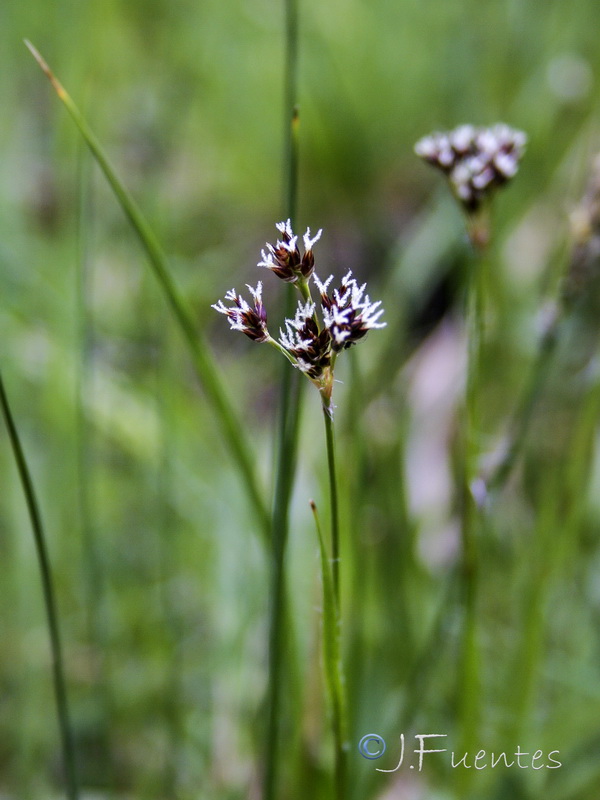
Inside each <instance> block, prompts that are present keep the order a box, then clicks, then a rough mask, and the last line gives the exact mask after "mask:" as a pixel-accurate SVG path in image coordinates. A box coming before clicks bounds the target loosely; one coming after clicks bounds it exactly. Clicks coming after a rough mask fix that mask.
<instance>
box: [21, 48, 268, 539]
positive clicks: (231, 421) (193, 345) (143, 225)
mask: <svg viewBox="0 0 600 800" xmlns="http://www.w3.org/2000/svg"><path fill="white" fill-rule="evenodd" d="M25 44H26V46H27V47H28V49H29V51H30V52H31V54H32V55H33V57H34V58H35V60H36V61H37V63H38V64H39V66H40V67H41V69H42V70H43V72H44V73H45V75H46V76H47V78H48V79H49V81H50V83H51V84H52V87H53V88H54V90H55V92H56V94H57V95H58V97H59V99H60V100H61V101H62V103H63V104H64V106H65V107H66V109H67V111H68V112H69V114H70V115H71V117H72V118H73V120H74V122H75V124H76V125H77V128H78V129H79V132H80V133H81V135H82V136H83V138H84V139H85V141H86V143H87V145H88V147H89V148H90V150H91V152H92V155H93V156H94V158H95V160H96V162H97V163H98V166H99V167H100V169H101V170H102V172H103V173H104V176H105V177H106V179H107V181H108V183H109V184H110V187H111V189H112V190H113V192H114V194H115V196H116V198H117V200H118V201H119V204H120V206H121V208H122V209H123V211H124V212H125V215H126V216H127V218H128V219H129V221H130V222H131V225H132V227H133V229H134V230H135V232H136V234H137V236H138V238H139V240H140V242H141V244H142V247H143V248H144V250H145V251H146V255H147V256H148V260H149V263H150V266H151V268H152V271H153V272H154V275H155V276H156V279H157V280H158V283H159V285H160V288H161V290H162V292H163V294H164V295H165V298H166V300H167V303H168V305H169V307H170V309H171V311H172V313H173V316H174V317H175V321H176V323H177V325H178V327H179V329H180V330H181V333H182V334H183V337H184V340H185V342H186V344H187V346H188V349H189V353H190V356H191V358H192V362H193V364H194V367H195V369H196V373H197V375H198V377H199V378H200V381H201V383H202V386H203V388H204V391H205V392H206V395H207V397H208V399H209V401H210V403H211V405H212V407H213V411H214V413H215V415H216V417H217V419H218V420H219V423H220V426H221V429H222V432H223V435H224V437H225V440H226V442H227V445H228V447H229V450H230V452H231V455H232V456H233V459H234V461H235V463H236V465H237V468H238V470H239V472H240V476H241V477H242V478H243V482H244V485H245V487H246V491H247V493H248V496H249V499H250V501H251V503H252V507H253V509H254V511H255V514H256V517H257V519H258V521H259V523H260V527H261V531H262V534H263V538H264V540H265V541H268V539H269V535H270V527H271V522H270V515H269V511H268V508H267V505H266V503H265V501H264V496H263V492H262V490H261V488H260V486H259V482H258V478H257V470H256V467H255V464H254V459H253V457H252V455H251V449H250V447H249V445H248V443H247V441H246V436H245V432H244V428H243V426H242V424H241V422H240V419H239V417H238V415H237V414H236V413H235V411H234V409H233V407H232V405H231V402H230V400H229V398H228V397H227V394H226V392H225V389H224V387H223V384H222V383H221V378H220V375H219V372H218V368H217V366H216V364H215V361H214V359H213V358H212V356H211V354H210V352H209V350H208V346H207V343H206V341H205V339H204V336H203V334H202V331H201V330H199V329H198V330H197V329H196V327H195V325H194V323H193V321H192V319H191V317H190V315H189V312H188V311H187V310H186V308H185V306H184V303H183V301H182V299H181V297H180V296H179V292H178V290H177V288H176V286H175V283H174V282H173V279H172V277H171V273H170V271H169V267H168V264H167V258H166V256H165V254H164V252H163V250H162V248H161V246H160V244H159V243H158V240H157V238H156V236H155V235H154V232H153V230H152V229H151V227H150V225H149V224H148V222H147V221H146V219H145V217H144V215H143V214H142V212H141V211H140V209H139V208H138V206H137V204H136V202H135V200H134V199H133V197H132V196H131V195H130V194H129V192H128V191H127V189H126V188H125V187H124V185H123V183H122V182H121V180H120V179H119V178H118V177H117V174H116V172H115V170H114V169H113V167H112V166H111V164H110V162H109V160H108V158H107V157H106V155H105V153H104V150H103V148H102V146H101V145H100V142H99V141H98V139H97V138H96V136H95V135H94V133H93V132H92V130H91V129H90V127H89V126H88V124H87V122H86V121H85V119H84V117H83V115H82V114H81V112H80V111H79V109H78V108H77V106H76V105H75V103H74V102H73V100H72V99H71V97H70V95H69V94H68V93H67V92H66V91H65V89H64V87H63V86H62V84H61V83H60V82H59V81H58V79H57V78H56V76H55V75H54V73H53V72H52V71H51V69H50V67H49V66H48V65H47V64H46V62H45V61H44V59H43V58H42V56H41V55H40V54H39V53H38V51H37V50H36V49H35V47H34V46H33V45H32V44H31V42H29V41H27V40H25Z"/></svg>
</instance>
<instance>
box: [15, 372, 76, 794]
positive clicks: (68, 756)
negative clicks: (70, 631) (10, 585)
mask: <svg viewBox="0 0 600 800" xmlns="http://www.w3.org/2000/svg"><path fill="white" fill-rule="evenodd" d="M0 406H1V408H2V416H3V417H4V422H5V424H6V428H7V430H8V436H9V439H10V444H11V448H12V452H13V456H14V459H15V463H16V465H17V470H18V473H19V479H20V481H21V486H22V487H23V493H24V495H25V502H26V504H27V511H28V513H29V519H30V522H31V528H32V530H33V538H34V540H35V547H36V551H37V556H38V561H39V566H40V574H41V578H42V590H43V594H44V603H45V606H46V615H47V619H48V632H49V634H50V648H51V651H52V671H53V676H54V693H55V697H56V707H57V711H58V723H59V728H60V735H61V740H62V750H63V760H64V768H65V781H66V790H67V797H68V798H69V800H78V798H79V789H78V785H77V770H76V766H75V748H74V745H73V732H72V728H71V723H70V719H69V709H68V704H67V690H66V684H65V671H64V665H63V656H62V647H61V642H60V632H59V625H58V615H57V613H56V602H55V598H54V587H53V583H52V573H51V569H50V559H49V556H48V549H47V547H46V536H45V533H44V527H43V524H42V518H41V514H40V511H39V506H38V502H37V498H36V495H35V490H34V486H33V480H32V478H31V473H30V471H29V467H28V465H27V461H26V459H25V454H24V452H23V448H22V446H21V441H20V438H19V434H18V432H17V428H16V425H15V422H14V418H13V415H12V412H11V409H10V405H9V402H8V397H7V395H6V391H5V388H4V382H3V380H2V375H1V374H0Z"/></svg>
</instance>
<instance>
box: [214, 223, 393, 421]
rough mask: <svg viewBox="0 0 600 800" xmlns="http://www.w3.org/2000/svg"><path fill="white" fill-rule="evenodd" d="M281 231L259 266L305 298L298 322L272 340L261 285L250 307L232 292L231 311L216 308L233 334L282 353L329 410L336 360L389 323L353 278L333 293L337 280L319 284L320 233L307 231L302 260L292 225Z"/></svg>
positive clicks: (287, 322) (282, 225)
mask: <svg viewBox="0 0 600 800" xmlns="http://www.w3.org/2000/svg"><path fill="white" fill-rule="evenodd" d="M277 229H278V230H279V231H280V233H281V234H282V236H281V240H279V241H277V243H276V244H275V245H271V244H267V246H266V247H267V250H266V251H265V250H263V251H262V261H260V262H259V264H258V266H260V267H267V268H268V269H270V270H271V271H272V272H274V273H275V274H276V275H277V276H278V277H280V278H282V280H284V281H288V282H292V283H295V284H296V285H297V286H298V289H299V290H300V292H301V294H302V300H301V301H300V302H299V303H298V307H297V309H296V313H295V315H294V317H293V318H292V319H286V320H285V322H284V325H283V329H280V331H279V338H278V339H275V338H274V337H272V336H271V334H270V333H269V330H268V328H267V314H266V311H265V308H264V305H263V302H262V284H261V283H260V282H259V283H258V285H257V287H256V289H253V288H252V287H251V286H249V285H248V290H249V291H250V293H251V295H252V299H253V304H252V305H250V303H248V302H247V301H246V300H244V298H243V297H241V295H239V294H238V293H237V292H236V291H235V289H231V291H229V292H227V294H226V295H225V300H228V301H230V302H231V303H233V305H231V306H226V305H225V303H224V302H223V301H222V300H219V302H218V303H215V304H214V305H213V306H212V308H214V309H215V310H216V311H218V312H220V313H221V314H224V315H225V316H226V317H227V318H228V320H229V324H230V326H231V328H232V330H237V331H241V332H242V333H244V334H246V336H248V337H249V338H250V339H252V340H253V341H255V342H268V343H269V344H271V345H272V346H273V347H275V348H276V349H278V350H279V351H280V352H282V353H283V355H285V356H286V358H287V359H288V360H289V361H291V363H292V364H293V365H294V366H295V367H297V368H298V369H299V370H301V371H302V372H303V373H304V374H305V375H306V376H307V377H308V378H309V379H310V380H311V381H312V382H313V383H314V384H315V385H316V386H317V388H318V389H319V391H320V392H321V395H322V398H323V402H324V404H325V405H326V407H328V408H331V392H332V390H333V370H334V366H335V361H336V358H337V356H338V354H339V353H341V352H342V350H347V349H348V348H350V347H352V346H353V345H355V344H356V343H357V342H359V341H360V340H361V339H363V338H364V337H365V336H366V334H367V333H368V332H369V330H371V329H372V328H383V327H385V322H380V321H379V320H380V317H381V315H382V314H383V309H382V308H381V301H376V302H375V303H372V302H371V300H370V299H369V295H368V294H366V293H365V290H366V284H362V286H361V285H359V284H358V283H357V282H356V280H355V279H354V278H353V277H352V272H348V273H347V274H346V275H345V276H344V278H343V279H342V280H341V282H340V285H339V286H338V287H336V288H334V289H333V290H330V289H329V287H330V284H331V283H332V281H333V275H330V276H329V278H327V280H326V281H324V282H322V281H320V280H319V278H318V277H317V275H316V274H315V273H314V263H315V262H314V256H313V252H312V247H313V245H314V244H315V242H316V241H317V240H318V239H319V238H320V236H321V231H320V230H319V232H318V233H317V235H316V236H314V237H312V238H311V235H310V229H308V230H307V231H306V233H305V234H304V237H303V242H304V254H303V255H300V252H299V250H298V246H297V242H298V237H297V236H295V235H294V233H293V231H292V227H291V223H290V220H287V222H280V223H279V224H278V225H277ZM311 277H312V281H313V284H314V286H315V287H316V289H317V290H318V292H319V298H318V301H317V302H314V301H313V299H312V295H311V287H310V281H309V279H310V278H311ZM317 308H319V309H320V311H319V312H317Z"/></svg>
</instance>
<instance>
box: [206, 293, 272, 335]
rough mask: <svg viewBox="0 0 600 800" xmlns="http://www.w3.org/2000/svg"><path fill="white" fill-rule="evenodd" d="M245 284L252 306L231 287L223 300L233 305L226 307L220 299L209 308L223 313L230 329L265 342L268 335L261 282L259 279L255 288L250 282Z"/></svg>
mask: <svg viewBox="0 0 600 800" xmlns="http://www.w3.org/2000/svg"><path fill="white" fill-rule="evenodd" d="M246 286H247V287H248V291H249V292H250V294H251V295H252V298H253V300H254V304H253V306H251V305H249V303H247V302H246V300H244V298H243V297H242V296H241V295H240V294H238V293H237V292H236V290H235V289H231V290H230V291H229V292H227V294H226V295H225V300H229V301H230V302H232V303H233V306H230V307H227V306H226V305H225V304H224V303H223V301H222V300H219V302H218V303H215V304H214V305H212V306H211V308H214V309H215V311H218V312H219V313H220V314H225V316H226V317H227V319H228V320H229V325H230V326H231V329H232V330H234V331H241V332H242V333H245V334H246V336H248V337H250V339H252V340H253V341H255V342H266V341H267V340H268V339H270V336H269V331H268V330H267V312H266V310H265V307H264V305H263V302H262V283H261V282H260V281H259V282H258V283H257V284H256V289H253V288H252V286H250V284H246Z"/></svg>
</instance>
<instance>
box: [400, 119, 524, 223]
mask: <svg viewBox="0 0 600 800" xmlns="http://www.w3.org/2000/svg"><path fill="white" fill-rule="evenodd" d="M526 143H527V136H526V134H525V133H523V132H522V131H518V130H515V129H514V128H511V127H509V126H508V125H504V124H502V123H499V124H498V125H494V126H493V127H491V128H477V127H475V126H474V125H460V126H459V127H458V128H455V129H454V130H453V131H447V132H445V133H437V132H436V133H432V134H430V135H429V136H425V137H424V138H423V139H420V140H419V141H418V142H417V143H416V145H415V153H416V154H417V155H418V156H420V157H421V158H422V159H423V160H424V161H427V162H428V163H429V164H432V165H433V166H434V167H437V169H439V170H441V171H442V172H443V173H444V174H445V175H446V176H447V178H448V180H449V182H450V185H451V187H452V190H453V192H454V194H455V195H456V197H457V199H458V200H459V202H460V203H461V204H462V206H463V207H464V209H465V210H466V211H468V212H470V213H475V212H477V211H478V210H479V208H480V207H481V205H482V203H483V202H484V200H485V199H486V198H487V197H489V196H490V195H491V194H492V193H493V192H494V191H495V189H496V188H498V187H499V186H502V185H503V184H505V183H506V182H507V181H509V180H510V179H511V178H513V177H514V176H515V175H516V173H517V170H518V168H519V161H520V160H521V158H522V156H523V153H524V151H525V145H526Z"/></svg>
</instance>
